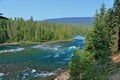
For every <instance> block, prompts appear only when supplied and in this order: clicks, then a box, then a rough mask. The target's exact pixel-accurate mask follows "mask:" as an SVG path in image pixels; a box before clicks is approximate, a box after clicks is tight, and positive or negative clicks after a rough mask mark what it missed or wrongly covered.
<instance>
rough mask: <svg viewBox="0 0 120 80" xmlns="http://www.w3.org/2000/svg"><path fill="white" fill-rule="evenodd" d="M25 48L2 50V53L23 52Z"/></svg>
mask: <svg viewBox="0 0 120 80" xmlns="http://www.w3.org/2000/svg"><path fill="white" fill-rule="evenodd" d="M22 50H24V48H17V49H10V50H1V51H0V53H8V52H17V51H22Z"/></svg>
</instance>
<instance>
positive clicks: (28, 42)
mask: <svg viewBox="0 0 120 80" xmlns="http://www.w3.org/2000/svg"><path fill="white" fill-rule="evenodd" d="M72 40H73V39H68V40H56V41H46V42H31V41H26V42H11V43H0V46H7V45H32V44H52V43H59V42H69V41H72Z"/></svg>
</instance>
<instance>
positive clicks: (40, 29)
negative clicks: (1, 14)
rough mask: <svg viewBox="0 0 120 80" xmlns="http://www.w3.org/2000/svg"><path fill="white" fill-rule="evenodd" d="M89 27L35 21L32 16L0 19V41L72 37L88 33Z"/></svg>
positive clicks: (34, 40) (49, 39)
mask: <svg viewBox="0 0 120 80" xmlns="http://www.w3.org/2000/svg"><path fill="white" fill-rule="evenodd" d="M87 32H88V27H80V26H72V25H68V24H56V23H48V22H38V21H34V20H33V18H32V17H31V18H30V19H29V20H27V21H25V20H24V19H23V18H15V19H14V20H12V19H9V20H0V43H4V42H27V41H30V42H43V41H53V40H67V39H72V37H73V36H74V35H86V33H87Z"/></svg>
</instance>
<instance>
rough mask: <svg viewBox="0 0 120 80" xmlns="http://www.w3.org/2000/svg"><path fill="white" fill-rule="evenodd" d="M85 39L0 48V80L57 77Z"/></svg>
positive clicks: (75, 38) (78, 38) (76, 37)
mask: <svg viewBox="0 0 120 80" xmlns="http://www.w3.org/2000/svg"><path fill="white" fill-rule="evenodd" d="M84 42H85V38H84V37H81V36H75V37H74V40H73V41H70V42H58V43H49V44H47V43H46V44H45V43H44V44H37V45H7V46H0V79H7V80H8V79H14V80H27V79H34V78H42V77H47V76H54V75H57V74H58V73H59V72H60V71H62V70H64V69H67V66H68V62H69V61H70V59H71V58H72V56H73V52H74V50H75V49H76V48H77V47H78V46H79V47H80V48H81V49H82V48H83V46H84Z"/></svg>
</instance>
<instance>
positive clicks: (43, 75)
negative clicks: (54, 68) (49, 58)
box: [34, 72, 56, 77]
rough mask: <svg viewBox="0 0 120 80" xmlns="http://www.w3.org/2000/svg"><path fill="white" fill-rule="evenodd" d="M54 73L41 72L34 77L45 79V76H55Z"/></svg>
mask: <svg viewBox="0 0 120 80" xmlns="http://www.w3.org/2000/svg"><path fill="white" fill-rule="evenodd" d="M55 74H56V73H54V72H41V73H36V75H35V76H34V77H47V76H52V75H55Z"/></svg>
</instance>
